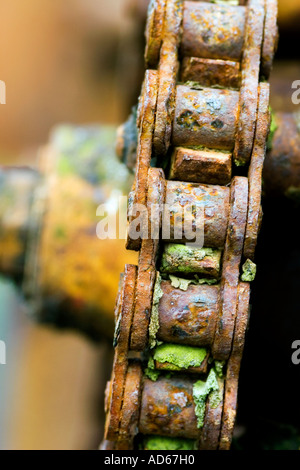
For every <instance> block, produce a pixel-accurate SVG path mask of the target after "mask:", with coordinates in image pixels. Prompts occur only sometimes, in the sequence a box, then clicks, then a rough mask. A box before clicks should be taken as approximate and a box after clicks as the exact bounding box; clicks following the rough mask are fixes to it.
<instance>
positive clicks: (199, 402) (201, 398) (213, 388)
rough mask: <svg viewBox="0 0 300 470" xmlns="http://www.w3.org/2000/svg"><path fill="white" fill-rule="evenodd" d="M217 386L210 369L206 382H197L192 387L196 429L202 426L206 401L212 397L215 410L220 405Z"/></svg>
mask: <svg viewBox="0 0 300 470" xmlns="http://www.w3.org/2000/svg"><path fill="white" fill-rule="evenodd" d="M219 390H220V387H219V384H218V379H217V374H216V372H215V370H214V369H211V371H210V373H209V374H208V377H207V379H206V381H205V382H204V381H202V380H198V382H196V383H194V386H193V398H194V402H195V413H196V416H197V427H198V428H199V429H200V428H202V427H203V425H204V417H205V407H206V401H207V398H208V397H209V395H210V394H212V393H213V395H212V406H213V407H214V408H216V407H217V406H218V405H219V403H220V396H219V393H218V392H219Z"/></svg>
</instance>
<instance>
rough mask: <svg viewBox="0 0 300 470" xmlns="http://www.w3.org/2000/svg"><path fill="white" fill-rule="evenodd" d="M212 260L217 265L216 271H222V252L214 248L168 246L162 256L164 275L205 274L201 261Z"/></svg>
mask: <svg viewBox="0 0 300 470" xmlns="http://www.w3.org/2000/svg"><path fill="white" fill-rule="evenodd" d="M207 257H209V258H211V260H212V261H213V262H214V264H215V269H216V270H219V269H220V263H221V250H216V249H213V248H192V247H188V246H186V245H180V244H167V245H165V249H164V252H163V256H162V263H161V268H160V270H161V272H162V273H181V272H182V273H194V272H198V273H201V272H203V274H205V267H204V266H203V265H202V266H201V261H203V260H204V259H205V258H207Z"/></svg>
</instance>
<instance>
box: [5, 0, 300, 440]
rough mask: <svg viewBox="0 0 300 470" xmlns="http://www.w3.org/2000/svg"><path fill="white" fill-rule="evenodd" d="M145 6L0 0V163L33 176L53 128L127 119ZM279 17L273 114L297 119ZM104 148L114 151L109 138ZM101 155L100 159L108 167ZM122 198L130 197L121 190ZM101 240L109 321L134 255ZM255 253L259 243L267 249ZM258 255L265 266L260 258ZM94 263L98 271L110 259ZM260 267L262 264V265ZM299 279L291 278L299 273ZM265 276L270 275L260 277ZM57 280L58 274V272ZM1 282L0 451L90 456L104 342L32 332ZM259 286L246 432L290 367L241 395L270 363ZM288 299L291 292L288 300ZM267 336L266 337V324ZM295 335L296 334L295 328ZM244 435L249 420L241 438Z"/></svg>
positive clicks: (297, 69)
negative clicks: (2, 88)
mask: <svg viewBox="0 0 300 470" xmlns="http://www.w3.org/2000/svg"><path fill="white" fill-rule="evenodd" d="M147 3H148V2H147V0H136V1H134V0H114V1H113V2H108V1H107V0H64V1H63V2H62V1H60V0H10V1H9V2H8V1H5V0H0V44H1V47H0V71H1V72H0V73H1V75H0V80H3V81H5V83H6V87H7V97H6V102H7V104H6V105H1V106H0V165H9V166H15V165H22V166H32V167H34V168H36V167H37V156H38V155H39V154H40V150H39V149H40V148H41V147H45V145H46V144H47V143H48V142H49V139H50V137H49V136H50V134H51V133H52V134H51V135H53V128H57V126H58V125H62V124H63V125H72V126H77V127H78V126H87V125H88V126H90V125H92V126H93V128H94V129H95V128H96V129H97V128H98V129H99V128H100V126H102V125H105V126H107V125H111V126H117V125H118V124H120V123H122V122H123V121H124V120H125V119H126V118H127V115H128V114H129V113H130V110H131V107H132V106H133V105H134V104H135V103H136V101H137V97H138V94H139V87H140V83H141V81H142V77H143V72H144V71H143V28H144V19H145V8H146V6H147ZM279 8H280V13H279V27H280V37H281V38H280V46H279V50H278V54H277V59H276V62H275V66H274V72H273V76H272V80H271V84H272V107H273V108H274V109H275V110H276V111H296V109H295V105H293V104H292V102H291V83H292V82H293V81H294V80H297V79H298V80H299V79H300V62H299V50H297V44H298V43H299V21H300V4H299V1H298V0H279ZM56 135H57V134H56ZM109 135H110V136H111V134H109ZM54 141H55V138H54ZM108 142H109V143H111V146H112V145H113V144H112V142H113V137H109V140H108ZM48 147H49V145H48ZM52 147H55V142H54V143H53V138H52V140H51V139H50V151H51V149H52ZM75 147H76V146H75ZM64 149H65V147H64ZM73 150H74V148H73ZM56 151H57V148H56ZM106 151H107V150H105V151H102V154H103V157H102V158H104V159H105V152H106ZM102 154H101V155H102ZM126 178H127V177H125V179H126ZM122 191H124V192H126V188H125V187H124V186H123V187H122ZM62 197H64V196H62ZM263 236H264V235H262V237H263ZM97 242H98V244H99V245H97V248H95V249H96V250H97V249H99V255H98V257H99V258H101V257H102V258H101V259H105V258H104V257H105V256H106V257H109V258H116V262H115V263H114V265H113V266H112V267H111V270H110V272H111V273H112V274H111V276H110V277H109V279H108V280H107V283H106V284H105V282H104V281H102V279H101V282H100V284H99V291H97V293H96V295H97V302H98V303H99V304H101V302H102V303H103V304H105V308H104V307H103V309H104V310H105V314H106V315H108V316H109V311H111V312H113V307H114V301H115V296H116V293H117V289H118V278H119V273H120V272H121V271H122V270H123V266H124V264H125V262H132V260H133V257H132V256H133V255H130V254H126V253H125V250H124V248H123V245H124V241H123V240H121V241H120V245H118V247H116V246H114V247H112V246H111V247H108V245H104V244H105V243H106V242H101V241H99V240H98V241H97ZM261 246H262V247H264V246H265V245H263V242H261ZM98 247H99V248H98ZM73 249H74V250H76V246H73ZM116 250H117V251H116ZM261 251H262V252H261V253H260V254H259V256H260V257H261V263H262V264H263V263H264V250H263V249H262V250H261ZM105 253H106V255H105ZM48 254H49V253H48ZM60 254H61V252H60ZM115 254H116V255H115ZM298 255H299V254H297V256H298ZM51 256H52V258H51ZM53 256H55V254H54V252H52V251H51V252H50V254H49V259H48V262H51V260H52V261H54V259H53ZM96 256H97V255H96ZM291 256H293V257H294V258H295V256H296V255H295V254H294V255H291ZM294 258H293V259H294ZM297 259H300V257H298V258H297ZM100 261H101V260H100ZM110 262H111V260H110ZM107 263H108V261H107ZM102 264H103V266H106V261H105V262H104V261H103V263H102ZM265 264H266V265H268V264H269V260H267V261H266V259H265ZM299 264H300V262H299ZM296 271H297V273H296V275H298V276H299V273H300V267H298V265H297V270H296ZM261 272H262V273H263V274H264V275H267V274H265V272H264V270H263V268H262V270H261ZM293 273H294V275H295V269H294V271H293ZM60 274H61V276H62V277H63V276H64V273H63V272H62V273H60ZM49 276H50V275H49ZM55 276H57V273H54V274H53V277H55ZM105 276H106V274H105V272H103V273H101V278H105ZM0 279H1V282H0V340H3V341H5V343H6V346H7V365H6V366H0V397H1V398H0V449H93V448H96V447H97V446H98V445H99V443H100V440H101V438H102V428H103V389H104V384H105V381H106V380H107V377H108V375H109V370H110V364H111V348H110V347H109V345H108V344H110V339H109V338H110V334H107V335H105V334H103V339H102V338H101V335H100V337H99V338H97V341H91V340H90V339H88V338H87V337H86V336H84V335H81V334H80V333H74V332H70V331H68V330H67V331H65V330H64V331H57V330H55V329H54V328H53V327H48V326H45V325H44V326H38V325H36V324H35V323H34V322H33V321H32V320H31V319H30V315H28V309H29V308H30V307H28V305H27V304H26V302H24V299H23V298H22V296H21V294H20V290H19V288H18V285H16V283H14V282H12V281H11V280H8V276H2V277H1V278H0ZM298 279H299V277H298ZM259 282H261V283H263V282H264V279H263V280H261V279H260V278H259V279H258V281H257V283H259ZM261 285H262V284H260V285H258V287H257V292H258V294H257V296H256V298H255V299H254V301H253V304H254V305H253V313H252V316H253V332H251V333H250V339H249V341H250V343H249V346H248V351H247V353H248V355H247V360H246V365H244V367H243V371H244V372H243V374H244V375H243V376H242V383H241V398H240V401H241V403H240V408H241V412H240V423H241V424H240V429H242V430H243V429H245V426H247V423H249V419H250V418H249V417H250V416H251V415H253V410H255V409H257V405H258V401H259V403H260V406H259V413H258V415H259V419H262V420H265V421H264V422H272V420H273V418H274V419H275V418H276V416H272V410H273V414H274V406H275V405H274V403H276V402H277V403H278V397H276V394H275V397H274V398H271V399H270V400H269V402H268V403H267V398H268V397H269V395H270V393H269V388H268V387H270V386H273V385H272V384H274V382H275V381H276V378H275V377H274V374H279V370H278V369H279V364H280V373H282V368H281V366H282V367H283V368H284V367H285V364H286V363H285V362H284V361H286V360H287V359H286V358H284V360H283V363H280V359H279V358H277V359H278V362H277V366H274V367H273V368H272V367H271V369H269V370H270V374H269V375H268V374H267V375H266V374H265V373H263V372H261V377H264V379H263V378H261V380H262V382H261V387H262V389H263V387H265V389H266V397H265V398H263V399H262V402H261V401H260V400H258V398H257V397H256V395H255V392H254V390H255V385H256V386H257V383H256V384H253V380H252V381H251V383H252V384H253V385H252V390H253V394H252V392H251V393H250V392H249V383H250V378H249V375H250V372H249V371H251V373H256V372H257V362H256V359H257V358H260V361H261V362H260V364H261V365H262V364H263V367H264V368H265V367H267V365H266V364H265V363H264V361H269V362H270V361H272V359H271V358H268V359H266V356H265V355H263V354H264V351H263V345H262V349H261V350H260V351H257V347H258V344H260V343H257V336H255V335H256V334H260V335H261V336H259V338H260V337H261V344H263V341H264V340H263V337H264V335H263V332H262V329H261V316H260V312H261V311H263V312H265V304H264V303H263V302H262V301H261V300H262V299H265V298H267V296H268V295H269V294H270V293H272V291H273V289H274V284H272V283H270V286H269V294H268V291H267V288H266V289H265V290H264V291H263V290H262V289H260V286H261ZM267 285H268V284H267ZM285 288H286V289H287V287H285ZM296 291H297V285H296V287H295V288H294V291H293V292H294V295H296ZM49 295H50V294H49ZM278 295H279V294H278ZM282 295H284V293H283V294H282ZM272 308H273V307H272ZM274 308H275V307H274ZM291 308H295V306H293V307H291ZM107 312H108V313H107ZM295 312H296V313H295V317H296V314H297V315H298V316H299V311H298V305H297V308H296V310H295ZM286 314H288V312H286ZM271 315H275V314H274V310H272V312H270V314H269V315H267V318H268V321H269V320H270V317H271ZM111 317H112V313H111ZM298 322H299V320H298ZM275 323H276V322H275ZM275 326H276V327H277V329H276V328H275V327H274V328H273V329H271V330H272V331H271V333H270V335H271V336H272V340H270V341H269V343H268V347H271V348H272V347H273V346H274V344H276V345H277V346H278V343H277V342H278V341H279V342H280V339H279V338H280V327H279V325H278V324H277V323H276V324H275ZM263 327H265V329H266V330H265V332H266V331H267V330H268V327H269V324H268V323H267V320H266V321H265V324H264V323H263ZM109 328H110V326H108V327H107V329H109ZM291 328H292V329H293V331H295V330H296V331H297V329H296V327H295V325H294V324H292V323H291ZM104 330H105V326H104ZM250 331H251V330H250ZM263 331H264V330H263ZM298 331H299V333H300V329H298ZM258 332H259V333H258ZM276 334H277V335H279V336H278V339H276ZM251 335H252V336H251ZM105 336H106V337H108V342H107V339H105ZM274 336H275V337H274ZM287 337H288V338H289V336H288V334H287ZM264 338H265V337H264ZM295 339H299V338H297V337H296V338H295V337H291V342H292V340H295ZM284 347H285V348H286V347H289V346H286V345H285V346H284ZM279 349H280V347H278V350H277V354H278V357H279V356H280V352H279ZM285 351H286V349H285ZM289 352H290V351H289V350H288V352H287V355H288V354H289ZM254 357H255V359H253V358H254ZM262 357H264V360H263V361H262V359H261V358H262ZM276 357H277V356H276ZM280 357H282V356H280ZM251 358H252V359H253V360H252V362H251ZM258 360H259V359H258ZM253 363H255V365H256V368H255V369H254V366H251V364H253ZM247 367H248V368H247ZM290 372H291V374H292V375H291V376H288V377H286V380H291V383H290V385H289V384H286V382H285V384H282V385H281V388H282V389H284V387H287V389H288V390H289V387H290V391H291V394H292V396H295V397H296V395H295V394H294V395H293V390H294V387H295V386H296V385H297V384H298V382H297V380H298V379H299V371H298V370H297V371H295V368H294V369H293V370H292V371H290ZM296 375H297V377H296ZM272 378H273V382H272ZM257 380H259V379H257ZM263 380H265V382H264V381H263ZM270 381H271V382H270ZM245 390H248V392H247V393H246V392H245ZM256 393H257V392H256ZM255 397H256V398H255ZM281 397H282V395H281ZM284 398H286V397H284ZM284 398H281V399H284ZM295 400H297V398H295ZM249 402H250V404H249ZM294 406H295V407H296V408H297V410H298V411H297V412H298V415H297V413H296V415H295V413H294V414H293V412H292V410H290V411H289V412H288V411H287V412H286V415H284V413H283V414H282V413H280V412H278V416H277V417H279V418H280V419H279V421H280V422H283V423H284V426H286V425H287V426H289V425H294V426H295V425H296V424H295V423H294V422H293V421H296V418H295V416H296V417H297V416H299V404H298V403H297V402H295V403H294ZM287 408H288V407H287ZM291 415H293V418H291ZM275 421H276V419H275ZM245 423H246V424H245ZM298 423H299V420H298ZM251 426H252V427H253V423H251V425H249V429H250V428H251ZM254 427H255V426H254ZM271 427H272V426H271ZM249 429H248V430H249ZM284 429H285V431H284V432H287V433H288V436H289V435H290V434H289V432H288V431H286V428H284ZM272 430H273V428H272ZM272 432H273V431H272ZM293 432H294V431H291V433H292V437H293V438H294V434H293ZM295 432H296V434H297V431H295ZM250 441H251V439H250V438H249V440H248V442H250Z"/></svg>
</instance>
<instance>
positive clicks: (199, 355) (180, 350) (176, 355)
mask: <svg viewBox="0 0 300 470" xmlns="http://www.w3.org/2000/svg"><path fill="white" fill-rule="evenodd" d="M206 355H207V350H206V349H205V348H194V347H191V346H184V345H179V344H167V343H165V344H161V345H160V346H158V347H157V348H156V349H155V351H154V355H153V358H154V360H155V361H158V362H160V363H162V364H163V363H165V362H167V363H169V364H170V369H172V370H178V369H188V368H189V367H200V366H201V364H202V362H203V361H204V359H205V357H206Z"/></svg>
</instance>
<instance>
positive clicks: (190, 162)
mask: <svg viewBox="0 0 300 470" xmlns="http://www.w3.org/2000/svg"><path fill="white" fill-rule="evenodd" d="M266 103H267V101H266ZM266 103H265V105H266ZM266 106H267V105H266ZM265 110H266V108H265ZM265 118H266V116H265ZM261 125H262V124H261ZM265 126H266V123H265ZM266 131H267V129H266V127H265V130H264V132H266ZM76 132H77V130H76V131H74V137H75V135H76ZM78 132H81V133H82V132H83V130H79V129H78ZM115 134H116V131H115V129H107V130H105V129H102V131H99V145H100V147H102V146H104V147H103V149H105V151H104V150H103V154H105V157H107V155H109V153H108V152H109V151H111V148H112V146H113V141H114V138H115ZM87 138H89V137H88V134H87ZM105 142H106V144H105ZM255 146H256V150H255V151H256V158H255V159H252V162H251V165H250V168H249V172H253V175H254V176H253V178H252V179H251V180H252V181H253V183H251V185H250V186H249V198H250V199H251V200H252V201H253V202H252V207H253V210H252V211H251V214H249V221H248V225H247V231H246V237H245V247H244V257H245V258H249V259H253V251H254V247H251V245H248V243H249V242H248V240H250V239H251V237H250V238H249V237H248V234H247V233H248V230H251V231H252V232H253V233H254V235H253V237H252V239H253V240H255V241H256V236H255V233H257V232H258V229H259V226H260V223H261V213H260V197H261V196H260V193H261V186H260V172H261V170H262V165H263V160H264V151H263V146H264V140H262V141H261V142H256V144H255ZM268 146H269V148H268V152H267V154H266V159H265V163H264V167H263V180H264V191H263V195H264V197H265V198H271V197H272V198H289V199H291V200H292V201H294V202H295V203H297V204H298V203H299V194H300V173H299V162H300V133H299V116H298V115H297V113H295V114H289V113H276V114H273V116H272V132H271V135H270V138H269V144H268ZM99 151H101V149H100V150H99ZM76 152H77V150H76ZM44 155H45V158H44V159H43V160H44V166H46V167H47V168H48V170H47V168H45V169H44V170H43V171H41V172H38V171H35V170H32V169H27V168H22V167H20V168H2V169H1V172H0V175H1V176H0V180H1V183H0V184H1V189H0V191H1V217H0V220H1V230H0V260H1V261H0V272H1V274H3V275H5V276H9V277H11V278H12V279H14V280H16V281H17V283H18V284H22V283H23V280H24V267H25V260H27V262H26V264H27V268H26V270H27V273H26V279H27V280H28V281H29V280H30V279H32V265H31V262H30V261H29V259H32V256H31V255H29V252H32V250H33V248H34V245H35V243H36V242H37V243H39V237H40V233H41V234H42V233H43V231H44V230H49V227H48V228H47V229H46V227H45V226H44V225H43V224H44V223H45V219H44V218H43V217H42V214H43V212H44V209H43V207H44V202H43V199H42V198H43V195H45V192H46V194H47V190H46V188H47V181H48V177H49V176H48V175H49V171H50V168H51V167H52V164H51V163H49V162H51V160H52V161H54V160H53V159H57V158H58V164H57V168H59V167H60V166H61V165H60V163H59V158H60V157H59V155H58V153H57V151H54V150H51V146H50V147H49V149H48V150H47V151H45V152H44ZM69 155H70V157H69V158H70V159H72V160H73V151H72V152H71V153H69ZM97 155H98V154H97ZM110 158H111V159H112V160H113V161H115V160H114V157H113V155H111V157H110ZM45 160H46V161H48V164H46V162H45ZM97 161H98V158H97V159H95V160H93V159H91V160H90V163H89V168H90V175H91V177H93V178H94V175H95V173H97V166H98V164H97ZM41 165H42V164H41ZM132 165H133V167H135V161H134V162H133V163H132ZM73 168H74V166H73ZM76 168H77V169H79V168H80V167H79V166H76ZM76 168H75V170H76ZM76 171H77V170H76ZM123 172H124V175H126V178H127V177H128V173H127V172H125V170H124V169H122V174H123ZM43 173H44V174H45V176H43ZM54 174H55V173H54ZM92 175H93V176H92ZM256 175H257V176H256ZM74 177H75V174H74ZM231 178H232V153H230V152H225V151H221V152H220V151H214V150H198V149H197V150H194V149H190V148H184V147H177V148H176V149H175V150H174V152H173V154H172V158H171V164H170V179H172V180H175V181H176V182H178V181H181V182H186V181H190V182H194V183H195V182H199V183H201V184H207V183H209V184H211V185H220V186H223V187H225V186H227V184H228V183H229V182H230V180H231ZM80 180H82V176H81V175H80V174H78V175H77V178H76V181H77V186H76V191H75V190H74V191H72V193H71V192H70V191H71V187H70V185H68V186H66V184H65V174H64V173H63V174H62V175H61V177H60V178H59V180H56V181H57V184H58V186H57V191H56V192H51V193H50V198H49V199H48V203H47V204H46V207H47V206H48V211H49V210H50V208H51V210H50V213H49V212H48V214H49V217H50V214H51V213H53V214H55V213H57V212H58V208H59V207H65V208H66V205H69V204H70V205H72V207H75V208H76V207H77V206H78V197H79V193H80V194H81V196H82V194H83V191H85V194H86V195H87V199H86V203H87V204H89V203H88V200H91V199H92V198H93V197H94V196H93V195H94V194H95V192H96V194H97V193H98V191H101V188H103V189H105V188H106V185H104V186H101V185H102V183H101V182H100V183H95V185H94V184H92V185H91V178H85V179H84V181H82V186H81V187H82V190H79V189H78V185H79V184H80ZM256 180H257V182H256ZM168 184H170V182H169V183H168ZM176 184H178V183H176ZM88 187H90V189H89V190H88V191H87V188H88ZM181 187H182V183H181ZM38 188H41V189H38ZM43 188H45V189H43ZM84 188H85V189H84ZM93 188H94V189H93ZM77 189H78V190H77ZM107 189H108V188H107ZM121 189H122V188H121ZM105 191H106V189H105ZM122 191H124V193H125V192H126V188H124V189H122ZM106 197H109V193H106V194H103V201H104V200H105V198H106ZM54 199H55V201H54ZM35 201H37V202H36V204H35ZM51 201H53V202H51ZM82 202H83V201H81V203H82ZM212 203H213V204H214V200H213V199H212ZM33 205H35V207H36V211H37V212H38V215H37V217H36V218H34V210H32V207H33ZM92 206H93V208H92V209H91V211H90V214H91V219H90V222H88V220H87V226H86V233H90V234H91V239H89V242H87V243H82V245H81V253H82V258H81V259H82V262H81V263H80V269H78V270H77V269H75V270H74V271H72V273H73V274H72V276H69V275H68V276H66V277H65V278H64V282H63V283H62V282H61V278H60V277H59V275H58V274H57V273H61V272H70V271H69V268H68V265H69V266H70V269H71V268H72V270H73V268H74V262H73V261H72V262H71V257H72V259H73V260H74V257H73V254H72V253H73V252H74V248H73V245H72V244H70V242H71V240H70V239H69V238H68V237H67V238H65V240H64V246H62V242H63V239H62V238H61V237H57V236H56V234H57V232H56V231H55V230H52V231H50V232H49V235H48V236H47V243H46V244H45V245H44V251H45V250H46V252H48V253H49V256H48V255H47V256H48V258H49V259H48V261H47V266H46V267H45V269H46V270H47V272H48V273H52V274H51V279H52V281H51V284H52V285H53V287H52V288H51V290H49V287H50V277H49V274H46V273H45V276H44V282H43V286H44V287H43V288H42V291H43V292H44V294H43V295H42V296H41V298H40V301H39V306H40V308H39V309H37V310H36V317H37V318H38V319H39V321H42V322H46V323H51V324H54V325H55V326H57V327H63V328H73V329H76V330H78V331H80V332H82V333H84V334H87V335H89V336H90V337H91V338H93V339H96V340H98V339H100V338H101V337H102V336H103V334H104V335H107V336H108V337H109V338H112V336H113V315H111V311H112V307H111V305H113V296H114V292H113V289H114V287H113V286H114V285H116V283H117V277H118V276H117V274H118V266H117V265H116V267H115V268H114V267H111V257H110V255H109V251H108V249H107V247H108V245H109V244H111V242H110V241H109V240H107V241H105V243H104V242H103V243H101V242H100V241H97V246H95V250H97V253H98V252H99V250H101V249H102V247H103V251H102V252H101V253H102V256H101V257H100V258H99V263H100V260H101V258H103V256H106V253H108V256H109V261H105V260H104V262H103V266H105V267H103V268H101V270H102V271H104V269H105V270H107V266H109V267H110V269H112V279H115V280H114V281H112V282H113V284H112V286H108V285H107V283H105V279H104V278H103V279H102V278H101V279H98V280H97V285H96V284H95V290H93V289H90V288H85V287H84V286H85V284H82V282H83V280H84V279H86V282H88V283H89V287H90V286H91V278H92V274H90V275H88V272H90V273H91V272H92V271H94V270H95V269H98V268H97V266H96V265H95V264H94V262H95V256H93V255H92V251H91V249H90V248H91V243H92V242H93V243H94V238H95V237H94V234H95V230H96V223H97V221H96V220H95V218H94V215H95V211H96V207H97V206H96V204H95V203H92V205H91V207H92ZM255 207H256V209H255V210H254V208H255ZM39 210H40V213H39ZM84 210H85V209H84ZM58 216H59V219H58V218H57V222H58V225H59V226H60V227H61V230H60V233H61V234H63V233H68V231H69V226H70V219H69V218H66V211H60V212H59V213H57V217H58ZM53 217H54V215H53ZM35 219H36V220H35ZM76 222H77V217H75V216H74V217H72V224H73V227H74V234H75V233H76V231H77V235H74V237H75V236H76V237H78V233H79V231H81V229H80V227H78V226H77V225H76ZM74 223H75V225H74ZM38 227H41V229H40V230H39V229H38ZM76 227H77V228H76ZM30 233H31V234H32V233H33V234H35V233H36V239H37V241H35V238H32V237H31V238H30V236H29V234H30ZM55 240H56V242H55ZM115 243H117V242H115ZM48 244H51V247H52V248H51V250H53V249H54V251H51V252H50V251H49V247H50V245H48ZM57 244H58V245H57ZM56 245H57V246H56ZM55 246H56V248H55ZM172 246H173V245H172V244H170V248H172ZM247 246H248V247H247ZM182 248H183V246H181V251H180V255H181V256H182ZM62 249H64V255H63V254H62ZM111 249H113V250H115V249H116V250H118V265H119V264H120V265H121V264H124V261H125V253H124V250H123V242H122V241H119V242H118V243H117V246H115V247H114V248H111ZM251 252H252V254H251ZM178 253H179V251H177V254H176V253H175V255H176V256H175V255H174V251H172V253H171V255H170V254H169V255H168V257H169V258H170V259H171V260H172V263H171V264H169V265H168V266H167V265H166V268H165V269H163V267H162V265H161V266H160V268H159V270H160V272H161V273H164V272H165V273H168V274H176V275H180V273H181V272H182V270H183V271H184V267H183V266H181V267H180V266H179V268H180V270H179V271H178ZM221 254H222V251H221V250H220V251H219V254H218V255H217V252H216V251H215V252H214V254H213V252H211V253H210V254H208V256H206V257H204V258H202V259H200V260H199V258H198V260H197V259H195V258H193V257H192V255H191V252H189V255H188V257H187V259H185V260H184V258H183V261H184V265H185V266H188V269H189V272H190V273H195V274H197V272H198V273H200V274H201V275H202V276H203V277H208V278H211V277H213V278H219V277H220V273H219V268H218V265H219V262H218V257H219V256H221ZM129 255H130V253H129ZM216 255H217V257H216ZM78 256H79V255H78ZM96 258H97V259H98V256H97V257H96ZM43 259H44V258H43V256H42V254H41V253H40V252H39V255H38V260H37V265H42V264H44V263H45V262H46V261H43ZM105 259H106V258H105ZM176 260H177V261H176ZM69 261H70V263H69ZM129 261H130V262H133V263H134V262H135V256H131V260H129ZM176 263H177V264H176ZM101 266H102V265H101ZM99 269H100V268H99ZM30 271H31V273H30ZM217 271H218V272H217ZM70 275H71V272H70ZM53 282H56V284H53ZM99 282H100V283H102V282H103V287H101V286H100V288H99ZM80 284H82V289H81V293H80V295H79V292H77V294H76V292H75V291H76V285H80ZM27 285H28V284H27ZM101 285H102V284H101ZM48 286H49V287H48ZM108 287H109V289H111V295H109V296H107V292H108V291H107V289H108ZM190 288H192V286H191V287H190ZM102 291H103V292H104V291H105V292H106V294H105V298H104V297H103V295H101V296H100V295H99V296H98V293H101V292H102ZM57 292H58V293H59V296H58V295H57ZM93 292H94V293H96V295H93ZM37 294H38V289H36V288H34V290H33V291H32V295H31V296H30V297H31V299H32V301H33V303H34V304H35V305H36V302H34V300H35V299H36V298H37ZM72 299H73V300H72ZM104 300H105V301H106V302H107V304H106V303H104V302H103V301H104ZM91 305H93V308H91ZM74 312H76V315H74ZM87 312H89V313H87ZM106 312H107V313H106ZM102 318H104V319H103V321H102ZM107 322H109V323H107ZM108 325H110V326H108Z"/></svg>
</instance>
